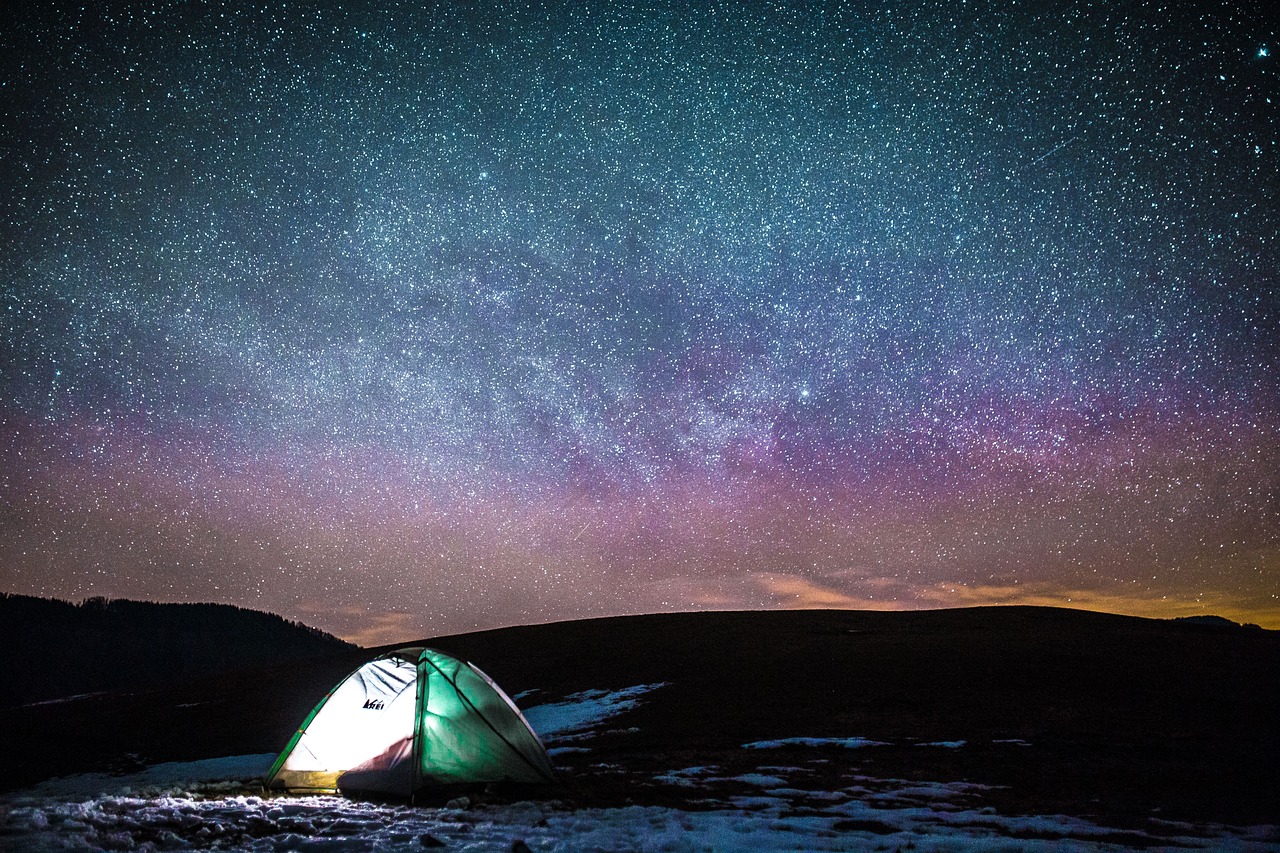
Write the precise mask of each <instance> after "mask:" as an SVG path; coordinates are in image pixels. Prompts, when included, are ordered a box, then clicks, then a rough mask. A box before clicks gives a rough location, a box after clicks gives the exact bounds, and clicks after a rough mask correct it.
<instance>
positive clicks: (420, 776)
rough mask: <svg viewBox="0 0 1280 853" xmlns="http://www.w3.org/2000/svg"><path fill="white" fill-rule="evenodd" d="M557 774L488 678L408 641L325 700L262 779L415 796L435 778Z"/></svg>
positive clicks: (516, 778) (528, 778)
mask: <svg viewBox="0 0 1280 853" xmlns="http://www.w3.org/2000/svg"><path fill="white" fill-rule="evenodd" d="M554 780H555V770H554V769H553V768H552V766H551V760H550V759H549V758H547V752H546V750H545V749H544V748H543V746H542V741H540V740H539V739H538V736H537V735H536V734H535V733H534V731H533V729H531V728H530V727H529V723H528V721H527V720H525V718H524V715H522V714H521V713H520V711H519V709H518V708H516V706H515V703H514V702H512V701H511V700H510V699H509V698H507V694H505V693H503V692H502V690H501V689H500V688H499V687H498V685H496V684H494V683H493V681H492V680H490V678H489V676H487V675H485V674H484V673H483V672H481V671H480V670H479V669H478V668H477V667H476V666H475V665H473V664H470V663H467V662H466V661H461V660H458V659H457V658H453V657H450V656H449V655H446V654H444V653H443V652H438V651H436V650H435V649H427V648H421V647H410V648H403V649H397V650H396V651H394V652H389V653H387V654H385V655H382V656H381V657H378V658H375V659H373V660H371V661H369V662H368V663H366V664H365V665H364V666H362V667H360V668H359V669H357V670H356V671H355V672H353V673H351V674H350V675H348V676H347V677H346V678H344V679H343V680H342V681H341V682H339V683H338V686H337V687H335V688H333V690H331V691H330V692H329V695H327V696H325V697H324V698H323V699H321V700H320V704H318V705H316V707H315V710H313V711H312V712H311V713H310V714H309V715H307V718H306V719H305V720H303V721H302V725H301V727H299V728H298V731H297V732H296V733H295V734H294V736H293V737H292V738H291V739H290V741H289V745H288V746H286V747H285V748H284V752H282V753H280V757H279V758H277V759H276V762H275V764H273V765H272V767H271V772H269V773H268V774H267V778H266V780H265V782H264V785H265V787H266V788H267V789H268V790H271V789H275V790H281V789H283V790H286V791H290V792H305V793H321V792H325V793H333V792H338V791H340V792H342V793H344V794H355V795H361V794H363V795H375V796H377V795H382V796H395V797H412V796H413V795H414V794H415V793H416V792H418V791H419V790H422V789H423V788H427V787H430V786H433V785H452V784H458V783H468V782H501V781H510V782H550V781H554Z"/></svg>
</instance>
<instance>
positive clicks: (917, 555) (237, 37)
mask: <svg viewBox="0 0 1280 853" xmlns="http://www.w3.org/2000/svg"><path fill="white" fill-rule="evenodd" d="M694 5H695V6H697V8H689V7H688V4H664V3H651V4H649V3H641V4H633V5H627V6H617V5H615V4H605V3H587V4H548V5H539V4H528V5H517V4H506V3H497V4H476V5H469V4H448V5H446V6H444V7H442V8H432V9H423V8H421V4H389V5H388V4H371V6H372V8H370V7H365V6H364V5H363V4H360V5H357V6H337V5H333V4H323V3H322V4H306V3H304V4H300V5H299V4H291V5H284V4H279V5H276V4H257V3H254V4H244V3H237V4H228V5H223V4H218V3H193V4H179V5H173V4H168V3H132V4H121V5H108V6H102V7H92V8H89V9H85V10H82V9H79V8H75V7H65V8H64V7H62V6H61V5H59V4H44V5H38V6H34V7H32V8H30V9H27V10H24V11H21V12H19V13H17V14H16V16H14V15H11V17H10V19H9V20H7V21H6V23H5V24H4V25H3V26H2V28H0V46H2V47H3V50H0V69H2V71H0V74H2V76H0V116H2V117H3V128H4V141H3V148H2V149H0V169H3V172H2V174H3V186H4V198H5V199H6V203H5V204H4V205H3V212H2V213H0V223H2V227H3V229H4V231H3V233H4V237H5V239H4V241H3V248H2V249H0V264H2V265H3V266H2V267H0V269H2V270H3V274H4V279H3V282H4V283H3V291H2V293H3V313H2V314H0V323H3V336H2V339H0V381H2V382H3V386H2V390H0V454H2V455H0V459H2V460H3V469H2V470H0V590H3V591H8V592H21V593H28V594H37V595H49V596H58V597H63V598H71V599H77V598H81V597H85V596H92V595H105V596H111V597H132V598H143V599H155V600H166V601H222V602H228V603H232V604H238V605H242V606H249V607H257V608H260V609H267V610H271V611H275V612H278V613H281V614H283V615H286V616H288V617H291V618H296V619H302V620H304V621H306V622H308V623H310V624H313V625H316V626H318V627H321V628H325V629H327V630H330V631H333V632H335V633H338V634H340V635H342V636H344V637H347V638H351V639H355V640H357V641H361V642H370V643H371V642H391V641H395V640H401V639H405V638H409V637H420V636H426V635H433V634H443V633H449V632H455V631H462V630H468V629H472V628H485V627H496V626H499V625H506V624H514V623H525V622H542V621H550V620H556V619H566V618H575V617H586V616H596V615H603V614H616V613H635V612H648V611H661V610H685V609H693V608H718V609H723V608H776V607H804V606H809V607H812V606H819V607H846V606H847V607H877V608H911V607H944V606H958V605H970V604H987V603H1037V604H1059V605H1065V606H1083V607H1090V608H1096V609H1105V610H1112V611H1117V612H1126V613H1136V614H1140V615H1152V616H1175V615H1189V614H1196V613H1210V612H1212V613H1219V614H1222V615H1225V616H1229V617H1232V618H1236V619H1240V620H1243V621H1253V622H1258V623H1260V624H1263V625H1266V626H1268V627H1273V628H1277V627H1280V476H1278V475H1280V461H1278V460H1280V370H1278V367H1280V365H1278V358H1277V356H1278V354H1280V346H1277V341H1280V322H1278V320H1280V291H1278V290H1277V279H1276V275H1277V273H1276V271H1277V269H1280V256H1278V253H1277V241H1278V239H1280V238H1278V236H1277V235H1280V215H1278V214H1277V210H1278V209H1280V208H1277V205H1276V203H1275V200H1276V199H1277V198H1280V132H1278V131H1280V128H1278V125H1280V122H1278V121H1277V107H1278V106H1280V86H1277V77H1276V69H1275V65H1274V59H1273V58H1272V56H1271V52H1270V49H1269V48H1270V46H1272V45H1273V44H1274V43H1275V42H1276V41H1277V37H1276V33H1275V31H1274V29H1270V28H1273V27H1274V22H1273V21H1272V19H1271V18H1269V17H1267V16H1266V15H1264V13H1263V11H1262V9H1261V6H1260V5H1258V4H1245V5H1243V6H1241V5H1240V4H1221V5H1215V4H1208V5H1206V4H1203V3H1186V4H1182V5H1177V6H1175V7H1168V6H1161V7H1159V8H1157V7H1156V6H1152V5H1143V4H1125V5H1122V6H1115V5H1107V4H1089V3H1085V4H1080V3H1042V4H1022V5H1020V4H1013V5H1010V4H1009V3H992V4H988V3H976V4H975V3H970V4H963V3H962V4H956V3H939V2H920V3H896V2H895V3H890V4H889V5H888V6H877V7H876V8H874V9H873V8H868V9H860V8H858V7H856V5H855V6H854V7H850V6H849V5H848V4H838V3H829V4H822V3H814V4H805V5H803V6H795V7H789V8H781V7H779V6H777V5H775V4H770V3H749V4H740V3H732V4H723V5H717V4H710V5H706V4H694Z"/></svg>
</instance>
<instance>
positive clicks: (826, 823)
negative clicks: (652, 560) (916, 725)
mask: <svg viewBox="0 0 1280 853" xmlns="http://www.w3.org/2000/svg"><path fill="white" fill-rule="evenodd" d="M272 758H274V756H271V755H245V756H232V757H228V758H222V759H214V760H209V761H196V762H186V763H171V764H162V765H155V766H154V767H149V768H146V769H145V770H143V771H140V772H139V773H136V774H131V775H130V776H123V777H103V776H100V775H95V776H81V777H69V778H66V779H61V780H53V781H52V782H49V783H45V784H44V785H41V786H38V787H36V788H33V789H28V790H27V791H24V792H20V793H19V794H16V795H9V796H8V797H5V798H0V838H2V839H3V846H4V847H5V849H13V850H24V851H28V850H29V851H35V853H40V851H55V850H57V851H63V850H69V851H90V850H141V851H167V850H188V849H204V848H210V847H216V848H217V849H220V850H228V851H250V853H275V851H286V850H288V851H296V850H321V851H335V852H336V853H355V851H368V853H374V851H390V850H421V849H426V848H427V847H429V846H432V845H435V844H437V843H438V844H443V845H444V848H443V849H447V850H451V851H458V850H461V851H481V850H510V849H512V845H513V844H514V843H515V842H516V841H522V842H523V843H524V844H525V845H527V846H528V847H529V848H530V849H531V850H534V851H546V852H547V853H550V852H551V851H576V850H584V849H585V850H608V851H630V850H645V851H648V850H653V851H685V850H688V851H693V850H747V849H750V850H760V851H786V850H793V851H794V850H808V851H835V850H849V849H885V850H893V849H900V848H905V849H913V850H917V851H938V852H939V853H942V851H949V853H969V851H988V850H991V851H1031V853H1036V851H1104V850H1117V849H1124V848H1132V847H1135V846H1137V847H1154V848H1164V849H1171V848H1185V849H1192V850H1197V849H1199V850H1221V851H1246V850H1261V849H1280V846H1278V845H1280V828H1278V827H1267V826H1262V827H1223V826H1214V827H1202V826H1194V827H1193V826H1189V825H1186V824H1176V823H1171V822H1167V821H1165V822H1159V821H1151V822H1150V823H1149V825H1148V826H1147V827H1146V828H1145V829H1142V830H1136V829H1126V830H1123V831H1121V830H1116V829H1114V828H1111V827H1107V826H1102V825H1099V824H1095V823H1092V822H1090V821H1088V820H1085V819H1082V818H1075V817H1069V816H1064V815H1029V816H1027V815H1024V816H1005V815H1000V814H997V813H996V812H995V811H994V810H993V809H991V808H979V807H975V805H974V800H975V799H976V798H977V795H978V794H980V792H981V791H982V790H984V788H983V786H979V785H972V784H968V783H962V782H939V783H920V782H906V781H903V780H894V779H877V778H874V777H865V776H859V777H856V782H857V784H856V785H853V786H851V787H848V788H845V789H843V790H838V791H805V790H802V789H801V788H800V787H789V788H785V789H774V790H768V791H762V792H761V793H759V794H750V795H745V796H742V795H739V796H731V797H729V798H727V799H717V798H716V794H715V791H716V785H717V783H722V782H730V781H731V782H737V783H740V784H746V785H751V786H757V787H772V786H774V785H776V784H777V783H779V782H782V781H787V780H788V779H789V780H790V781H791V782H792V783H796V784H799V783H797V782H796V777H800V778H803V777H806V776H807V775H811V774H809V773H808V771H805V770H804V768H789V767H779V766H770V767H769V768H768V770H769V771H770V772H769V773H767V774H766V773H759V772H758V773H754V774H753V773H746V774H739V775H737V776H733V777H727V778H723V779H722V778H718V777H716V776H714V775H713V774H714V772H715V770H716V768H715V767H710V766H695V767H685V768H683V769H677V770H672V771H670V772H669V773H668V774H666V775H667V777H668V778H670V779H674V780H681V783H682V784H688V785H689V786H693V787H697V788H699V789H700V790H699V793H701V794H704V795H705V797H706V799H703V800H701V802H703V803H707V804H709V806H710V808H708V809H706V810H702V811H685V810H681V809H676V808H670V807H660V806H638V805H637V806H628V807H624V808H580V809H575V808H569V807H565V806H562V805H558V804H556V803H527V802H526V803H512V804H506V805H489V806H480V807H475V808H470V809H461V808H456V807H455V808H449V807H446V808H415V807H411V806H405V805H386V804H373V803H361V802H354V801H350V800H346V799H343V798H340V797H263V796H258V795H257V794H256V793H250V792H249V790H247V789H246V786H245V785H244V784H243V783H241V782H239V781H237V780H241V779H245V778H254V777H258V776H259V775H260V773H261V772H263V771H265V769H266V768H265V767H264V764H265V763H269V759H272ZM758 769H759V770H764V769H765V768H763V767H761V768H758ZM108 780H110V781H111V784H110V785H107V786H106V787H107V788H109V789H111V790H103V791H100V792H98V793H95V794H92V795H85V794H84V793H83V792H84V791H87V790H95V789H102V788H103V787H104V783H106V782H107V781H108ZM801 787H802V786H801ZM236 788H238V790H236ZM143 789H150V790H148V791H147V792H146V793H144V792H143ZM815 804H817V807H815ZM800 806H803V808H802V809H801V808H798V807H800Z"/></svg>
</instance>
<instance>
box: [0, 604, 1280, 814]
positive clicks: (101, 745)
mask: <svg viewBox="0 0 1280 853" xmlns="http://www.w3.org/2000/svg"><path fill="white" fill-rule="evenodd" d="M427 642H428V643H429V644H430V645H433V646H436V647H438V648H440V649H443V650H445V651H449V652H452V653H454V654H458V655H461V656H463V657H466V658H469V659H471V660H473V661H474V662H476V663H477V664H478V665H479V666H480V667H481V668H483V669H484V670H485V671H486V672H488V673H489V675H491V676H492V677H493V678H494V679H495V680H496V681H497V682H498V683H499V684H500V685H502V687H503V688H504V689H505V690H506V691H507V692H508V693H509V694H511V695H512V696H521V700H520V704H521V705H522V706H526V707H527V706H530V705H538V704H546V703H555V702H557V701H559V700H561V699H563V698H564V697H567V696H571V695H573V694H581V693H582V692H583V691H591V690H601V691H618V690H622V689H624V688H628V687H633V686H635V685H655V684H660V683H661V684H664V686H662V687H661V688H655V689H650V690H649V691H647V692H646V693H645V694H644V697H643V701H640V702H639V704H637V705H636V706H635V707H633V708H631V709H630V710H627V711H626V712H625V713H622V714H619V715H618V716H617V717H616V718H615V719H614V720H612V721H611V726H612V728H611V729H609V730H607V731H603V732H599V733H597V734H595V735H594V736H593V738H592V740H591V742H590V751H589V752H588V751H585V750H583V751H581V752H577V751H572V750H558V751H557V754H556V756H555V760H556V762H557V764H558V766H560V767H561V768H563V774H564V778H565V785H564V786H563V787H562V788H560V789H559V790H557V791H555V792H549V793H548V794H547V796H555V797H557V798H559V799H560V800H561V801H568V802H571V803H576V804H578V805H580V806H584V807H587V806H614V805H621V804H627V803H639V804H645V805H667V806H677V807H681V808H697V803H696V802H688V801H682V798H683V797H685V796H686V795H685V794H684V793H682V792H683V790H684V789H682V788H681V787H680V786H679V785H673V784H663V783H661V782H660V781H657V780H659V779H660V778H661V777H662V776H663V774H670V773H671V772H672V771H674V770H678V769H680V768H696V767H706V766H715V767H716V768H718V771H717V772H718V773H719V774H720V776H722V777H725V778H728V777H732V776H734V775H735V774H736V773H749V772H757V771H759V769H760V767H761V765H762V764H763V763H767V762H772V763H774V764H796V763H805V766H806V767H807V768H808V769H807V770H806V774H807V776H806V778H807V780H808V781H807V782H806V783H805V784H806V785H811V786H812V788H813V790H814V791H823V790H828V791H829V790H835V789H838V788H839V787H840V786H841V784H844V785H846V786H847V784H848V782H847V780H848V779H850V778H861V777H875V778H879V779H898V780H913V779H915V780H921V781H942V782H948V783H951V782H956V783H959V782H967V783H974V784H975V785H979V786H991V787H989V788H976V787H975V789H974V790H981V791H982V792H983V793H982V798H983V801H984V802H985V803H987V804H989V806H990V807H992V808H994V809H997V810H999V811H1000V812H1001V813H1004V814H1018V813H1025V814H1054V813H1058V814H1073V815H1084V816H1089V817H1091V818H1095V819H1099V820H1102V821H1105V822H1106V823H1107V824H1108V825H1112V826H1118V827H1123V826H1125V825H1126V824H1129V823H1136V822H1139V821H1145V820H1147V819H1149V818H1151V817H1152V816H1159V817H1160V818H1161V819H1168V820H1178V821H1192V822H1206V821H1207V822H1222V823H1230V824H1260V823H1277V822H1280V805H1278V804H1280V784H1278V783H1277V764H1276V759H1277V757H1278V756H1280V632H1273V631H1263V630H1259V629H1251V628H1242V627H1239V626H1235V625H1232V624H1229V623H1225V621H1224V622H1222V623H1218V624H1214V623H1196V622H1169V621H1159V620H1149V619H1138V618H1132V617H1123V616H1112V615H1106V614H1099V613H1091V612H1085V611H1074V610H1060V609H1054V608H1036V607H1001V608H971V609H960V610H945V611H925V612H894V613H881V612H862V611H856V612H851V611H790V612H748V613H696V614H672V615H655V616H638V617H620V618H613V619H595V620H586V621H579V622H565V623H558V624H553V625H541V626H531V627H520V628H508V629H502V630H496V631H486V632H481V633H475V634H467V635H461V636H454V637H442V638H434V639H431V640H429V641H427ZM407 644H410V643H406V645H407ZM388 648H390V647H388ZM373 653H374V652H373V651H371V650H356V651H343V652H339V653H337V654H332V655H329V656H326V657H320V658H311V659H307V660H302V661H298V662H295V663H290V664H286V665H277V666H271V667H265V668H258V669H253V670H245V671H240V672H237V673H231V674H223V675H218V676H212V677H208V678H205V679H201V680H197V681H192V682H189V683H187V684H185V685H181V686H171V687H167V688H163V689H157V690H150V691H135V692H130V693H112V694H107V695H99V696H91V697H86V698H82V699H76V700H70V701H63V702H57V703H52V704H40V705H35V706H27V707H21V708H13V709H8V710H4V711H0V731H3V732H4V733H5V734H4V738H3V752H4V754H3V755H0V761H3V762H4V765H5V767H6V772H5V774H4V776H3V785H4V787H5V789H8V790H13V789H16V788H20V787H23V786H25V785H28V784H31V783H33V782H35V781H37V780H39V779H41V778H45V777H48V776H52V775H59V774H66V773H71V772H80V771H87V770H103V769H107V770H116V771H119V772H125V771H128V770H130V769H133V768H135V767H137V766H139V765H141V764H144V763H148V764H149V763H155V762H160V761H177V760H192V759H198V758H207V757H216V756H226V755H240V754H249V753H263V752H270V751H274V750H278V749H280V748H281V747H282V746H283V745H284V743H285V741H286V740H287V739H288V737H289V735H290V733H291V732H292V731H293V730H294V728H295V727H296V726H297V725H298V724H299V722H300V721H301V720H302V718H303V716H304V715H305V714H306V713H307V711H309V710H310V708H311V707H312V706H313V705H314V704H315V702H316V701H317V700H318V699H319V698H320V697H321V696H322V695H323V694H324V693H325V692H326V691H328V690H329V689H330V688H331V687H332V686H333V685H334V684H335V683H336V682H337V681H338V680H339V679H340V678H341V677H342V676H344V675H345V674H346V673H347V672H349V671H350V670H351V669H353V668H355V667H356V666H357V665H358V664H359V663H361V662H362V661H364V660H365V659H367V658H368V657H370V656H372V654H373ZM522 694H523V695H522ZM854 737H857V738H866V739H870V740H874V741H878V742H880V743H881V744H883V745H881V746H877V747H876V748H873V749H872V748H868V749H847V748H838V747H833V746H830V745H827V746H822V745H818V746H815V745H812V744H809V745H786V744H784V745H782V746H778V747H775V748H773V749H769V750H767V755H765V754H763V753H764V752H766V751H762V750H758V749H744V748H743V745H744V744H748V743H754V742H759V741H770V740H780V739H794V738H854ZM960 742H963V745H962V746H960V745H959V743H960ZM940 743H942V744H951V745H952V746H953V747H954V748H939V747H938V746H937V744H940ZM922 744H934V745H935V746H934V747H931V748H921V745H922ZM815 756H817V757H818V758H817V760H815ZM841 780H845V781H844V782H843V783H842V781H841ZM668 782H670V777H668Z"/></svg>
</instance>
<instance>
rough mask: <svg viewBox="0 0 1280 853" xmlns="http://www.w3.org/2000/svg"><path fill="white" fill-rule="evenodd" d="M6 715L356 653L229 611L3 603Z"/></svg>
mask: <svg viewBox="0 0 1280 853" xmlns="http://www.w3.org/2000/svg"><path fill="white" fill-rule="evenodd" d="M0 647H3V648H4V650H5V653H4V655H3V656H2V657H0V708H11V707H14V706H18V705H28V704H31V703H36V702H50V701H56V700H60V699H65V698H67V697H71V696H77V695H83V694H87V693H99V692H104V691H121V690H125V691H129V690H148V689H154V688H158V687H163V686H166V685H172V684H177V683H181V682H183V681H188V680H191V679H195V678H208V677H210V676H216V675H220V674H223V673H228V672H233V671H235V670H240V669H245V668H251V667H260V666H263V665H266V664H273V663H280V662H284V661H289V660H297V659H301V658H309V657H315V656H317V655H325V654H332V653H334V652H340V651H343V650H347V649H351V648H354V647H353V646H352V645H351V644H349V643H346V642H343V641H342V640H339V639H338V638H337V637H334V636H331V635H329V634H326V633H324V632H323V631H318V630H316V629H315V628H310V627H308V626H306V625H303V624H302V623H300V622H290V621H288V620H286V619H283V618H281V617H279V616H275V615H273V614H270V613H262V612H260V611H257V610H247V609H244V608H241V607H232V606H230V605H227V604H156V603H153V602H143V601H128V600H123V599H115V600H112V599H106V598H90V599H87V600H86V601H84V602H82V603H80V604H72V603H70V602H66V601H58V600H55V599H47V598H35V597H32V596H26V595H7V594H0Z"/></svg>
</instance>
